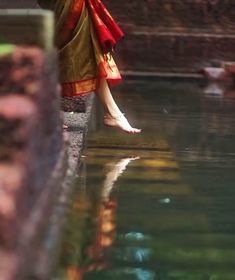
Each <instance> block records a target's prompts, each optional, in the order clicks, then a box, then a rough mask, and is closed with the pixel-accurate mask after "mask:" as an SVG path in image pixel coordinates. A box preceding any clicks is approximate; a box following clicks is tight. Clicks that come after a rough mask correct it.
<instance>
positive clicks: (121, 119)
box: [104, 114, 141, 134]
mask: <svg viewBox="0 0 235 280" xmlns="http://www.w3.org/2000/svg"><path fill="white" fill-rule="evenodd" d="M104 124H105V125H107V126H112V127H117V128H120V129H121V130H123V131H125V132H127V133H130V134H138V133H140V132H141V129H138V128H134V127H132V126H131V125H130V124H129V122H128V120H127V119H126V118H125V116H124V115H123V114H121V115H119V116H117V117H113V116H111V115H108V114H107V115H105V116H104Z"/></svg>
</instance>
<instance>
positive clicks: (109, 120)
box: [96, 79, 141, 134]
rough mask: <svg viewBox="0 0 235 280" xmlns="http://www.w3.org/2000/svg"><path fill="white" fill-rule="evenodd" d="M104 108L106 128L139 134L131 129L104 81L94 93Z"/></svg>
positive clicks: (103, 80) (138, 131)
mask: <svg viewBox="0 0 235 280" xmlns="http://www.w3.org/2000/svg"><path fill="white" fill-rule="evenodd" d="M96 95H97V97H98V98H99V100H100V102H101V104H102V105H103V108H104V124H105V125H107V126H113V127H118V128H120V129H121V130H123V131H125V132H127V133H132V134H135V133H140V132H141V129H137V128H133V127H132V126H131V125H130V124H129V122H128V120H127V119H126V118H125V117H124V115H123V114H122V112H121V111H120V109H119V108H118V106H117V104H116V102H115V101H114V99H113V96H112V94H111V92H110V89H109V86H108V84H107V81H106V80H105V79H102V80H101V82H100V87H99V89H98V90H97V92H96Z"/></svg>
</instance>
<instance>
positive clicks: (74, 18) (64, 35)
mask: <svg viewBox="0 0 235 280" xmlns="http://www.w3.org/2000/svg"><path fill="white" fill-rule="evenodd" d="M84 3H85V1H84V0H81V1H77V0H73V1H72V3H71V7H70V10H69V14H68V17H67V21H66V23H65V25H64V26H63V27H62V30H60V45H61V46H63V45H65V44H66V43H67V42H68V41H69V40H70V38H71V35H72V34H73V31H74V28H75V27H76V25H77V22H78V20H79V18H80V16H81V14H82V9H83V5H84Z"/></svg>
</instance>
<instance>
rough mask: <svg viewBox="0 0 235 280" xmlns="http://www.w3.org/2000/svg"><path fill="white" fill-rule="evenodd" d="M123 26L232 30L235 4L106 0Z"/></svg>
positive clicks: (207, 1)
mask: <svg viewBox="0 0 235 280" xmlns="http://www.w3.org/2000/svg"><path fill="white" fill-rule="evenodd" d="M105 4H106V5H107V7H108V8H109V10H110V11H111V13H112V14H113V16H114V17H115V18H116V19H117V20H118V21H119V22H120V23H121V24H122V25H124V26H125V25H133V26H136V27H139V26H152V27H155V26H158V27H164V28H166V27H167V28H177V27H187V28H188V27H189V28H200V29H202V30H203V29H205V28H209V29H211V28H212V29H214V28H219V29H221V28H222V29H224V30H231V29H232V28H234V26H235V2H234V1H233V0H227V1H223V0H222V1H221V0H219V1H212V0H205V1H200V0H199V1H198V0H181V1H175V0H164V1H163V0H161V1H156V0H149V1H125V0H120V1H106V2H105Z"/></svg>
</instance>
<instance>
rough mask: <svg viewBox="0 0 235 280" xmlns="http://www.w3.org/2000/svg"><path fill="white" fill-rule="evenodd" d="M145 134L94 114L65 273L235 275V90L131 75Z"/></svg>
mask: <svg viewBox="0 0 235 280" xmlns="http://www.w3.org/2000/svg"><path fill="white" fill-rule="evenodd" d="M115 98H116V99H117V102H118V103H119V104H120V106H121V107H122V108H123V110H125V111H126V115H127V116H128V118H129V119H130V122H131V123H132V124H134V125H136V126H137V127H141V128H142V129H143V133H142V135H137V136H133V135H127V134H123V133H120V132H119V131H116V130H115V129H110V128H105V127H103V125H102V124H101V123H102V112H100V109H99V107H98V106H97V107H96V108H95V112H94V114H93V117H92V120H91V124H90V131H89V139H88V144H87V146H88V147H87V149H86V151H84V156H83V163H82V166H81V170H80V174H81V175H80V178H78V179H77V182H76V186H75V189H74V193H73V196H72V198H71V203H70V206H69V210H68V214H67V221H66V226H65V230H64V239H63V242H62V245H61V257H60V261H59V268H58V271H57V278H56V279H66V280H67V279H70V280H71V279H85V280H93V279H94V280H96V279H97V280H98V279H102V280H106V279H107V280H108V279H113V280H119V279H120V280H121V279H123V280H155V279H157V280H159V279H160V280H168V279H169V280H230V279H231V280H234V279H235V268H234V265H235V222H234V216H235V203H234V201H235V145H234V143H235V94H233V91H226V92H220V91H215V92H213V91H209V90H208V87H207V88H206V89H205V85H203V84H199V83H192V82H191V83H188V82H173V81H172V82H169V81H168V82H163V81H156V82H153V81H152V82H148V83H147V82H137V81H135V82H127V83H126V84H125V85H124V86H122V87H119V88H117V89H115Z"/></svg>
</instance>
